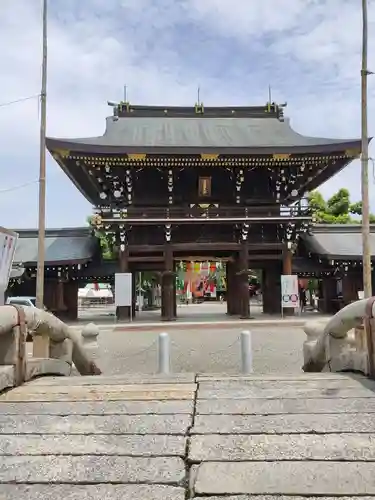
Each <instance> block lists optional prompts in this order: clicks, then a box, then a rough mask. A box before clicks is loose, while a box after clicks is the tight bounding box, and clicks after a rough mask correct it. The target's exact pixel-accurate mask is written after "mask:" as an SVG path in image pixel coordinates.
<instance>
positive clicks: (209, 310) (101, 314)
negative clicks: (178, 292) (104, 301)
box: [79, 302, 319, 327]
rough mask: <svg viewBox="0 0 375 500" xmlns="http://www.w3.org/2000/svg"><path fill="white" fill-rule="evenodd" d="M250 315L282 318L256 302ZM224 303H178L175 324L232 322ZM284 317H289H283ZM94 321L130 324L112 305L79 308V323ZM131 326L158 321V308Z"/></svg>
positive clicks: (144, 313)
mask: <svg viewBox="0 0 375 500" xmlns="http://www.w3.org/2000/svg"><path fill="white" fill-rule="evenodd" d="M250 309H251V316H252V318H253V319H254V320H258V321H259V320H264V321H272V322H274V321H275V320H276V321H277V320H279V321H280V320H282V318H281V316H280V317H278V316H277V315H276V316H275V315H267V314H263V312H262V306H261V305H259V304H258V303H252V304H250ZM226 310H227V306H226V303H225V302H224V303H220V302H204V303H202V304H190V305H179V306H178V307H177V322H176V323H177V324H178V323H182V322H199V323H209V322H220V323H222V322H232V321H233V320H235V318H234V317H233V316H228V315H227V314H226ZM316 316H319V314H317V313H316V312H304V313H303V314H302V315H300V314H299V313H297V314H296V315H295V316H294V317H293V318H294V320H295V321H296V320H299V321H303V320H306V319H309V318H311V317H316ZM285 319H290V317H289V318H285ZM91 321H94V322H96V323H100V324H107V325H108V326H112V325H113V326H115V325H116V324H117V325H118V326H123V327H127V326H131V325H129V322H124V323H119V324H118V323H116V319H115V307H114V306H100V307H99V306H95V307H85V308H83V309H80V310H79V323H87V322H91ZM132 323H133V326H137V325H139V324H146V325H147V324H150V323H160V310H155V311H140V312H137V313H136V317H135V318H133V322H132Z"/></svg>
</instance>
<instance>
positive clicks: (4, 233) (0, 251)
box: [0, 227, 18, 290]
mask: <svg viewBox="0 0 375 500" xmlns="http://www.w3.org/2000/svg"><path fill="white" fill-rule="evenodd" d="M17 239H18V234H17V233H15V232H13V231H9V230H8V229H5V228H3V227H0V287H1V288H3V289H4V290H6V288H7V287H8V282H9V277H10V271H11V270H12V264H13V258H14V252H15V250H16V245H17Z"/></svg>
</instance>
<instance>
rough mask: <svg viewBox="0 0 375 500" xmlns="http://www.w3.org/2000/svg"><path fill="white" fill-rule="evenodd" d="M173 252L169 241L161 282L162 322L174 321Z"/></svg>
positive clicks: (165, 247) (166, 246)
mask: <svg viewBox="0 0 375 500" xmlns="http://www.w3.org/2000/svg"><path fill="white" fill-rule="evenodd" d="M173 264H174V263H173V251H172V246H171V243H170V242H169V241H168V242H166V243H165V246H164V272H163V274H162V280H161V319H162V321H173V320H174V319H175V314H174V310H175V308H174V302H175V298H174V297H173V295H176V285H175V283H176V280H175V276H174V265H173Z"/></svg>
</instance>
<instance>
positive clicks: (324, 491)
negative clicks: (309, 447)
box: [195, 461, 375, 496]
mask: <svg viewBox="0 0 375 500" xmlns="http://www.w3.org/2000/svg"><path fill="white" fill-rule="evenodd" d="M374 470H375V464H374V463H372V462H368V463H365V462H310V461H307V462H205V463H202V464H201V465H200V466H198V472H197V477H196V481H195V492H196V494H199V495H225V494H232V495H234V494H237V495H240V494H246V493H247V494H251V495H258V494H259V495H267V494H271V495H278V494H280V495H303V496H306V495H311V496H314V495H326V496H329V495H332V496H336V495H374V494H375V474H374Z"/></svg>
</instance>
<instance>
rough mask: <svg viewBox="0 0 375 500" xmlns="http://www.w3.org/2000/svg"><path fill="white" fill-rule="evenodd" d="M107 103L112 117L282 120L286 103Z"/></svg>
mask: <svg viewBox="0 0 375 500" xmlns="http://www.w3.org/2000/svg"><path fill="white" fill-rule="evenodd" d="M107 104H108V105H109V106H111V107H112V108H113V117H114V119H118V118H125V117H126V118H130V117H149V118H152V117H155V118H156V117H161V116H164V117H168V118H174V117H189V116H191V117H196V116H197V115H198V116H201V117H203V118H204V117H206V116H209V117H217V118H220V117H221V118H226V117H232V118H237V117H238V118H239V117H246V118H277V119H278V120H280V121H283V120H284V108H285V107H286V106H287V103H284V104H277V103H276V102H267V103H266V104H265V105H264V106H204V104H203V102H197V103H195V105H194V106H158V105H154V106H152V105H132V104H130V103H129V102H127V101H126V102H125V101H120V102H119V103H115V102H111V101H108V102H107Z"/></svg>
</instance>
